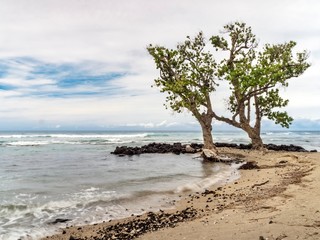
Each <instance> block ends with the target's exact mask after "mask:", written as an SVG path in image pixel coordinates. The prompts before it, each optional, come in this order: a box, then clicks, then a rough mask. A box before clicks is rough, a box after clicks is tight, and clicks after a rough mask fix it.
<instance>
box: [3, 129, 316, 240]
mask: <svg viewBox="0 0 320 240" xmlns="http://www.w3.org/2000/svg"><path fill="white" fill-rule="evenodd" d="M262 137H263V139H264V142H265V143H274V144H295V145H300V146H302V147H304V148H306V149H307V150H313V149H315V150H318V151H320V132H265V133H263V135H262ZM214 138H215V141H216V142H228V143H249V139H248V138H247V136H246V135H245V134H244V133H242V132H216V133H214ZM201 141H202V137H201V133H200V132H0V239H1V240H17V239H38V238H40V237H43V236H45V235H48V234H52V233H54V232H55V231H56V230H57V229H58V228H60V227H65V226H68V225H81V224H89V223H97V222H102V221H108V220H111V219H116V218H123V217H127V216H130V215H131V214H141V213H143V212H146V211H156V210H159V209H164V208H170V207H172V206H173V201H174V200H177V199H179V195H181V194H183V193H184V192H186V191H201V190H204V189H205V188H208V187H210V186H212V185H214V184H222V183H224V182H227V181H232V180H234V179H236V178H238V177H239V173H238V171H237V170H236V168H237V166H236V165H231V166H227V165H223V164H217V163H203V162H202V160H201V159H200V158H198V157H197V155H195V154H185V155H183V154H182V155H174V154H143V155H140V156H125V157H118V156H115V155H112V154H111V152H112V151H113V150H114V149H115V147H116V146H121V145H127V146H140V145H144V144H148V143H151V142H166V143H174V142H182V143H191V142H196V143H200V142H201ZM56 219H64V220H68V221H67V222H64V223H57V224H53V222H54V221H55V220H56Z"/></svg>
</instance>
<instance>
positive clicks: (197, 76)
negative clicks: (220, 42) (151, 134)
mask: <svg viewBox="0 0 320 240" xmlns="http://www.w3.org/2000/svg"><path fill="white" fill-rule="evenodd" d="M205 45H206V44H205V40H204V37H203V34H202V32H200V33H199V34H198V35H197V36H196V37H195V38H193V39H191V38H190V37H187V39H186V40H185V42H183V43H181V44H178V45H177V47H176V49H168V48H165V47H163V46H153V45H149V46H148V47H147V50H148V52H149V53H150V55H151V56H152V57H153V59H154V61H155V64H156V67H157V69H159V70H160V77H159V78H157V79H155V85H156V86H157V87H159V88H160V91H161V92H166V93H167V94H168V95H167V97H166V104H165V106H166V108H168V107H170V108H171V109H172V110H173V111H175V112H178V113H180V112H182V111H183V110H184V109H187V110H189V111H190V112H191V113H192V114H193V116H194V117H195V118H196V119H197V120H198V122H199V123H200V125H201V129H202V133H203V140H204V148H205V149H210V150H212V151H213V152H214V153H215V154H217V150H216V148H215V145H214V143H213V139H212V133H211V131H212V126H211V125H212V119H213V116H214V114H213V110H212V104H211V99H210V93H211V92H213V91H215V86H216V83H215V69H216V66H217V65H216V62H215V60H214V58H213V56H212V55H211V53H209V52H206V51H205V50H204V48H205Z"/></svg>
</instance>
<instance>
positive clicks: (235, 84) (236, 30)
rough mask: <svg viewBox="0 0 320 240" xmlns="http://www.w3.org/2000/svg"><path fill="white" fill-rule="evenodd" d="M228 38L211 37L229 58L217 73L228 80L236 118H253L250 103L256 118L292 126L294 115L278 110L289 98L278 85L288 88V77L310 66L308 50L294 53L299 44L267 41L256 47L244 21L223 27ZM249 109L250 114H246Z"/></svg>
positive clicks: (215, 44)
mask: <svg viewBox="0 0 320 240" xmlns="http://www.w3.org/2000/svg"><path fill="white" fill-rule="evenodd" d="M224 33H226V34H228V37H229V38H228V40H227V39H225V38H224V37H221V36H213V37H211V39H210V40H211V43H212V45H213V46H214V48H215V49H216V50H217V51H225V52H227V53H228V57H227V58H225V59H223V60H222V61H221V62H220V64H219V67H218V68H219V70H218V76H219V78H222V79H225V80H227V81H228V82H229V85H230V89H231V91H232V94H231V95H230V97H229V102H228V103H229V107H228V109H229V110H230V112H231V113H233V117H232V118H233V120H235V119H236V118H237V117H239V118H240V122H243V121H250V111H251V109H250V105H253V106H254V108H255V115H256V121H259V122H260V121H261V118H262V117H263V116H265V117H267V118H268V119H270V120H273V121H275V123H276V124H280V125H281V126H282V127H289V124H290V123H291V122H292V120H293V119H292V118H291V117H289V116H288V114H287V112H285V111H282V112H281V111H279V108H282V107H285V106H287V104H288V100H286V99H283V98H282V97H281V96H280V94H279V87H281V86H282V87H287V86H288V80H289V79H291V78H293V77H298V76H300V75H301V74H302V73H304V71H305V70H306V69H307V68H308V67H309V66H310V64H309V63H307V62H306V60H307V58H308V54H307V52H306V51H303V52H298V53H296V54H295V55H294V54H293V50H294V47H295V46H296V43H295V42H293V41H290V42H287V43H284V44H266V45H265V46H264V47H263V49H262V50H261V51H258V50H257V46H258V41H257V40H256V37H255V35H254V34H253V33H252V31H251V27H247V26H246V24H245V23H239V22H236V23H233V24H228V25H226V26H225V27H224ZM244 109H247V115H244V112H243V111H244Z"/></svg>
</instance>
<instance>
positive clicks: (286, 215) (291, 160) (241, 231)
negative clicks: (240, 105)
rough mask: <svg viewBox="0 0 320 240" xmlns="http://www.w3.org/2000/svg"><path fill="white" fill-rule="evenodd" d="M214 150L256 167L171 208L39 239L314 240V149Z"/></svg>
mask: <svg viewBox="0 0 320 240" xmlns="http://www.w3.org/2000/svg"><path fill="white" fill-rule="evenodd" d="M220 152H221V153H222V154H229V155H231V156H236V157H238V158H241V159H243V160H245V161H254V162H256V163H257V166H258V168H255V169H249V170H240V172H241V178H240V179H238V180H236V181H234V182H231V183H228V184H226V185H224V186H221V187H212V188H211V189H207V190H206V191H204V192H198V193H186V195H185V196H182V197H181V200H180V201H178V202H176V204H175V208H174V209H172V210H167V211H165V212H159V213H149V214H147V213H146V214H144V215H142V216H133V217H130V218H127V219H121V220H114V221H111V222H108V223H101V224H95V225H87V226H76V227H68V228H66V229H61V231H60V233H59V234H57V235H53V236H50V237H49V236H48V237H46V238H44V239H51V240H57V239H67V240H69V239H133V238H137V239H144V240H149V239H150V240H151V239H166V240H167V239H169V240H170V239H190V240H191V239H192V240H193V239H215V240H220V239H221V240H222V239H246V240H247V239H257V240H263V239H268V240H271V239H274V240H281V239H286V240H287V239H320V203H319V199H320V188H319V185H320V162H319V159H320V153H300V152H299V153H298V152H274V151H266V152H263V153H262V152H259V151H251V150H250V151H249V150H239V149H229V148H221V149H220ZM166 219H167V221H166ZM122 233H124V234H122ZM142 233H143V234H142ZM130 236H132V237H130Z"/></svg>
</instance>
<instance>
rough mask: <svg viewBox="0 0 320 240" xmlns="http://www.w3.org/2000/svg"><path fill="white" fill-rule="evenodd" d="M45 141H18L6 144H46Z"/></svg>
mask: <svg viewBox="0 0 320 240" xmlns="http://www.w3.org/2000/svg"><path fill="white" fill-rule="evenodd" d="M48 144H49V142H47V141H18V142H9V143H6V145H7V146H41V145H48Z"/></svg>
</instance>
